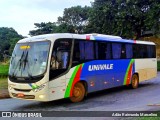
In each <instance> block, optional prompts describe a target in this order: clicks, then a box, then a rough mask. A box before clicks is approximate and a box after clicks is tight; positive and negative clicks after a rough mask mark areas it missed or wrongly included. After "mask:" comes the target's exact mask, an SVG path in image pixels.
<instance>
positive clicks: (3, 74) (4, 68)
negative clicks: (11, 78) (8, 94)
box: [0, 63, 9, 89]
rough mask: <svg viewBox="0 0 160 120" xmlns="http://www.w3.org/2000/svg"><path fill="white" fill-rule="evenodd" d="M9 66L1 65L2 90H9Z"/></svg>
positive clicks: (0, 81) (0, 86) (0, 79)
mask: <svg viewBox="0 0 160 120" xmlns="http://www.w3.org/2000/svg"><path fill="white" fill-rule="evenodd" d="M8 70H9V64H8V63H0V89H7V87H8V82H7V76H8Z"/></svg>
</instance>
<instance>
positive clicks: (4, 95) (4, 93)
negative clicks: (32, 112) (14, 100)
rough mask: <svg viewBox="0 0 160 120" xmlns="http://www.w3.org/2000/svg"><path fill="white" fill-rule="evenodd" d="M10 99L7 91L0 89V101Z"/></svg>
mask: <svg viewBox="0 0 160 120" xmlns="http://www.w3.org/2000/svg"><path fill="white" fill-rule="evenodd" d="M5 98H10V96H9V93H8V90H7V89H0V99H5Z"/></svg>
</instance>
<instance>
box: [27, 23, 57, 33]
mask: <svg viewBox="0 0 160 120" xmlns="http://www.w3.org/2000/svg"><path fill="white" fill-rule="evenodd" d="M34 25H35V26H36V27H35V28H37V29H36V30H31V31H29V35H31V36H35V35H41V34H49V33H52V32H53V31H54V30H56V28H57V26H56V23H54V22H53V23H51V22H48V23H44V22H41V23H34Z"/></svg>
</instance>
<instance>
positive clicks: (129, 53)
mask: <svg viewBox="0 0 160 120" xmlns="http://www.w3.org/2000/svg"><path fill="white" fill-rule="evenodd" d="M125 46H126V58H127V59H129V58H132V57H133V45H132V44H126V45H125Z"/></svg>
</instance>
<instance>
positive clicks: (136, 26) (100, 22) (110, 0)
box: [87, 0, 160, 39]
mask: <svg viewBox="0 0 160 120" xmlns="http://www.w3.org/2000/svg"><path fill="white" fill-rule="evenodd" d="M92 8H93V9H92V11H91V14H90V16H89V25H88V27H89V29H87V31H89V32H97V33H103V34H114V35H118V36H122V37H125V38H134V36H135V39H138V38H139V37H140V36H141V35H142V32H143V31H146V30H153V31H154V33H155V34H157V33H158V32H159V30H160V22H159V18H160V1H159V0H95V2H94V4H93V5H92Z"/></svg>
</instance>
